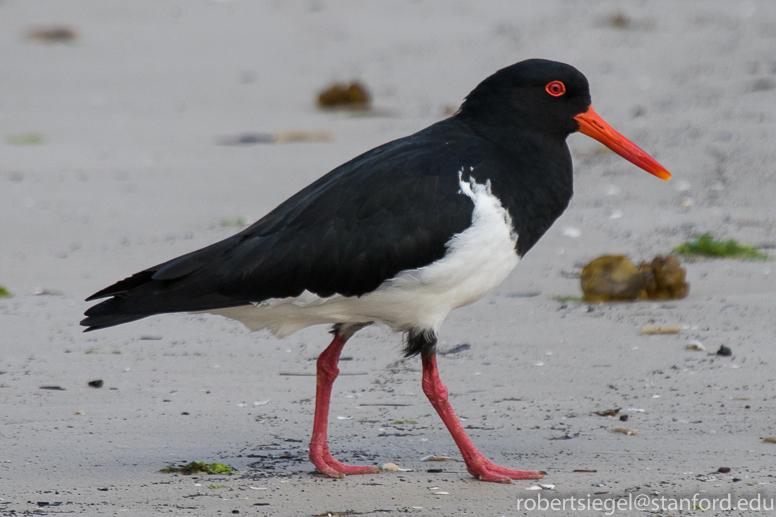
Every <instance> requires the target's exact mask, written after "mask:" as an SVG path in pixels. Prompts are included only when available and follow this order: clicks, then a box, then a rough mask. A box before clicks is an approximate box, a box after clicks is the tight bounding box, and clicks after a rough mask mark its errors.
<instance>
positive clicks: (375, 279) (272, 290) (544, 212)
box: [81, 59, 671, 482]
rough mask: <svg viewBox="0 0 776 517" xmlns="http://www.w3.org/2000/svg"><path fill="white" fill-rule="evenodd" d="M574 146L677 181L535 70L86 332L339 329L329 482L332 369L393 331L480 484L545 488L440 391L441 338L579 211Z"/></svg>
mask: <svg viewBox="0 0 776 517" xmlns="http://www.w3.org/2000/svg"><path fill="white" fill-rule="evenodd" d="M575 131H580V132H581V133H584V134H586V135H588V136H591V137H592V138H595V139H596V140H598V141H600V142H601V143H603V144H604V145H606V146H607V147H609V148H610V149H612V150H613V151H614V152H616V153H618V154H619V155H620V156H622V157H624V158H625V159H627V160H629V161H631V162H632V163H634V164H635V165H637V166H639V167H641V168H642V169H644V170H646V171H647V172H649V173H651V174H653V175H655V176H657V177H658V178H661V179H664V180H667V179H669V178H670V177H671V175H670V174H669V172H668V171H667V170H666V169H665V168H664V167H663V166H662V165H660V164H659V163H658V162H657V161H655V160H654V159H653V158H651V157H650V156H649V155H648V154H646V153H645V152H644V151H642V150H641V149H639V148H638V147H636V146H635V145H634V144H633V143H631V142H630V141H629V140H627V139H626V138H625V137H623V136H622V135H620V134H619V133H617V132H616V131H614V129H612V128H611V127H610V126H609V125H608V124H607V123H606V122H604V120H603V119H602V118H601V117H599V116H598V115H597V114H596V112H595V111H593V109H592V108H591V106H590V91H589V87H588V82H587V79H586V78H585V76H584V75H582V73H580V72H579V71H578V70H576V69H575V68H574V67H572V66H569V65H566V64H563V63H557V62H553V61H546V60H541V59H531V60H527V61H522V62H519V63H516V64H514V65H512V66H509V67H506V68H503V69H502V70H499V71H498V72H496V73H495V74H493V75H491V76H490V77H488V78H487V79H485V80H484V81H482V83H480V84H479V85H478V86H477V87H476V88H475V89H474V90H473V91H472V92H471V93H470V94H469V95H468V96H467V97H466V99H465V101H464V102H463V104H462V105H461V108H460V109H459V110H458V112H457V113H456V114H455V115H453V116H452V117H450V118H448V119H446V120H442V121H441V122H437V123H436V124H433V125H432V126H430V127H428V128H426V129H424V130H422V131H419V132H418V133H415V134H414V135H411V136H408V137H405V138H400V139H398V140H394V141H392V142H389V143H387V144H385V145H381V146H380V147H377V148H375V149H372V150H371V151H367V152H366V153H364V154H362V155H360V156H358V157H356V158H354V159H353V160H351V161H349V162H347V163H345V164H344V165H341V166H340V167H337V168H336V169H334V170H333V171H331V172H329V173H328V174H326V175H325V176H323V177H321V178H320V179H319V180H317V181H315V182H314V183H312V184H311V185H309V186H308V187H306V188H305V189H303V190H301V191H300V192H299V193H297V194H296V195H294V196H292V197H291V198H290V199H288V200H287V201H285V202H284V203H282V204H281V205H280V206H278V207H277V208H276V209H274V210H273V211H272V212H270V213H269V214H267V215H266V216H265V217H263V218H262V219H260V220H259V221H257V222H256V223H254V224H253V225H252V226H250V227H249V228H247V229H245V230H243V231H242V232H240V233H238V234H236V235H234V236H232V237H229V238H227V239H224V240H223V241H220V242H217V243H215V244H212V245H210V246H208V247H206V248H202V249H200V250H197V251H194V252H192V253H189V254H187V255H183V256H181V257H178V258H175V259H172V260H170V261H168V262H164V263H162V264H159V265H157V266H153V267H151V268H148V269H146V270H144V271H141V272H139V273H136V274H135V275H132V276H131V277H129V278H127V279H125V280H122V281H120V282H117V283H116V284H114V285H112V286H110V287H108V288H106V289H103V290H102V291H99V292H98V293H96V294H94V295H92V296H90V297H89V298H88V299H87V301H89V300H96V299H99V298H106V297H110V298H109V299H108V300H105V301H103V302H101V303H99V304H98V305H95V306H93V307H91V308H90V309H89V310H87V311H86V318H85V319H84V320H83V321H81V325H84V326H86V327H88V328H87V330H95V329H100V328H104V327H110V326H112V325H118V324H121V323H126V322H129V321H133V320H137V319H140V318H145V317H146V316H151V315H153V314H159V313H169V312H210V313H213V314H219V315H223V316H226V317H229V318H233V319H235V320H237V321H240V322H242V323H244V324H245V325H246V326H247V327H248V328H250V329H251V330H260V329H269V330H270V331H271V332H272V333H273V334H274V335H276V336H277V337H281V338H282V337H285V336H288V335H289V334H292V333H293V332H295V331H297V330H300V329H302V328H304V327H308V326H310V325H316V324H332V325H333V328H332V331H331V332H332V334H334V339H333V340H332V342H331V344H330V345H329V346H328V348H326V350H324V351H323V353H322V354H321V355H320V357H319V358H318V363H317V389H316V403H315V418H314V424H313V433H312V440H311V443H310V460H311V461H312V462H313V463H314V464H315V466H316V467H317V468H318V470H320V471H321V472H323V473H325V474H328V475H329V476H332V477H343V476H344V475H345V474H365V473H371V472H377V471H378V470H380V469H379V468H377V467H374V466H352V465H345V464H343V463H340V462H339V461H337V460H335V459H334V458H333V457H332V455H331V454H330V452H329V446H328V439H327V420H328V413H329V401H330V397H331V389H332V384H333V382H334V379H335V378H336V377H337V374H338V373H339V370H338V368H337V363H338V360H339V356H340V352H341V351H342V348H343V346H344V345H345V343H346V342H347V340H348V339H350V337H351V336H353V334H354V333H355V332H357V331H358V330H359V329H361V328H363V327H365V326H367V325H371V324H380V325H385V326H387V327H389V328H391V329H392V330H394V331H396V332H403V333H404V334H405V340H406V341H405V343H406V345H405V355H406V356H413V355H417V354H419V355H420V357H421V362H422V367H423V392H424V393H425V394H426V395H427V397H428V399H429V401H430V402H431V404H432V405H433V406H434V408H435V409H436V410H437V412H438V413H439V416H440V417H441V418H442V420H443V421H444V423H445V425H446V426H447V428H448V430H449V431H450V433H451V434H452V436H453V439H454V440H455V442H456V444H457V445H458V447H459V448H460V450H461V454H462V455H463V458H464V461H465V462H466V467H467V469H468V471H469V472H470V473H471V474H472V475H473V476H475V477H478V478H480V479H482V480H486V481H501V482H508V481H509V480H510V479H538V478H541V477H542V473H541V472H534V471H520V470H510V469H507V468H503V467H499V466H496V465H494V464H493V463H491V462H490V461H489V460H488V459H486V458H485V456H483V455H482V454H481V453H480V452H479V451H478V450H477V449H476V448H475V447H474V445H473V444H472V442H471V441H470V440H469V438H468V436H467V435H466V432H465V431H464V429H463V427H462V426H461V424H460V422H459V420H458V418H457V417H456V415H455V413H454V411H453V408H452V406H451V405H450V403H449V402H448V398H447V388H446V387H445V385H444V384H443V383H442V381H441V380H440V378H439V372H438V370H437V363H436V355H435V345H436V342H437V332H438V331H439V328H440V326H441V325H442V322H443V321H444V319H445V317H446V316H447V315H448V313H449V312H450V311H452V310H453V309H456V308H458V307H462V306H464V305H468V304H471V303H474V302H476V301H477V300H479V299H480V298H482V297H483V296H485V294H487V293H488V292H489V291H490V290H491V289H493V288H494V287H496V286H497V285H498V284H499V283H501V281H503V280H504V279H505V278H506V277H507V275H508V274H509V273H510V271H512V269H513V268H514V267H515V266H516V265H517V263H518V261H519V260H520V258H521V257H522V256H523V255H525V253H526V252H527V251H528V250H530V249H531V247H532V246H533V245H534V244H536V242H537V241H538V240H539V238H540V237H541V236H542V234H544V232H546V231H547V229H548V228H549V227H550V226H551V225H552V224H553V222H554V221H555V219H557V218H558V216H560V215H561V213H562V212H563V211H564V209H565V208H566V206H568V203H569V200H570V199H571V195H572V164H571V155H570V154H569V149H568V147H567V146H566V137H567V136H568V135H569V134H571V133H573V132H575Z"/></svg>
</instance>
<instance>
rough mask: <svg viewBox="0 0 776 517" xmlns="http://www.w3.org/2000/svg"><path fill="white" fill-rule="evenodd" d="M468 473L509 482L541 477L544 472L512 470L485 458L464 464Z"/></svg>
mask: <svg viewBox="0 0 776 517" xmlns="http://www.w3.org/2000/svg"><path fill="white" fill-rule="evenodd" d="M466 469H467V470H468V471H469V473H470V474H471V475H472V476H474V477H476V478H478V479H481V480H482V481H491V482H494V483H511V482H512V480H513V479H542V478H543V477H544V474H545V473H544V472H535V471H533V470H512V469H507V468H504V467H499V466H498V465H494V464H493V463H491V462H490V460H487V459H485V458H482V459H480V460H475V461H472V462H471V464H467V465H466Z"/></svg>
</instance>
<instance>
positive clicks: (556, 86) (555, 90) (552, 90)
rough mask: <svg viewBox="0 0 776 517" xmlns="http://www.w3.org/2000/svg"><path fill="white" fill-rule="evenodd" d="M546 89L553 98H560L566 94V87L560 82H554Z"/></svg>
mask: <svg viewBox="0 0 776 517" xmlns="http://www.w3.org/2000/svg"><path fill="white" fill-rule="evenodd" d="M544 89H545V90H546V91H547V93H549V94H550V95H552V96H553V97H560V96H561V95H563V94H564V93H566V85H565V84H563V83H562V82H560V81H552V82H551V83H549V84H547V86H545V87H544Z"/></svg>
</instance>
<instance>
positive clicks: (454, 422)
mask: <svg viewBox="0 0 776 517" xmlns="http://www.w3.org/2000/svg"><path fill="white" fill-rule="evenodd" d="M421 358H422V361H423V393H425V394H426V396H427V397H428V400H429V401H430V402H431V405H432V406H434V409H436V410H437V413H439V416H440V417H442V421H443V422H444V423H445V425H446V426H447V430H448V431H450V434H451V435H452V436H453V440H455V443H456V445H458V448H459V449H460V450H461V455H463V460H464V461H465V462H466V470H468V471H469V473H470V474H471V475H472V476H474V477H476V478H479V479H481V480H483V481H497V482H501V483H510V482H511V480H512V479H541V478H542V477H543V474H542V473H541V472H533V471H530V470H510V469H506V468H504V467H499V466H497V465H494V464H493V463H491V462H490V460H488V459H487V458H486V457H485V456H483V455H482V453H481V452H480V451H478V450H477V448H476V447H475V446H474V444H473V443H472V441H471V440H470V439H469V437H468V436H467V435H466V431H465V430H464V428H463V426H462V425H461V422H460V421H459V420H458V417H457V416H456V415H455V411H453V406H451V405H450V402H449V401H448V400H447V387H446V386H445V385H444V384H442V381H441V380H440V379H439V370H437V362H436V354H434V353H430V354H422V355H421Z"/></svg>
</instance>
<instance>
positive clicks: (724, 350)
mask: <svg viewBox="0 0 776 517" xmlns="http://www.w3.org/2000/svg"><path fill="white" fill-rule="evenodd" d="M717 355H718V356H720V357H730V356H731V355H733V351H732V350H731V349H730V348H728V347H726V346H725V345H722V346H720V347H719V350H717Z"/></svg>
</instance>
